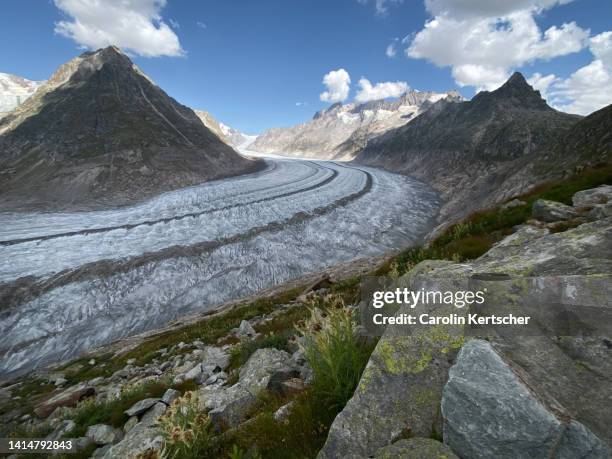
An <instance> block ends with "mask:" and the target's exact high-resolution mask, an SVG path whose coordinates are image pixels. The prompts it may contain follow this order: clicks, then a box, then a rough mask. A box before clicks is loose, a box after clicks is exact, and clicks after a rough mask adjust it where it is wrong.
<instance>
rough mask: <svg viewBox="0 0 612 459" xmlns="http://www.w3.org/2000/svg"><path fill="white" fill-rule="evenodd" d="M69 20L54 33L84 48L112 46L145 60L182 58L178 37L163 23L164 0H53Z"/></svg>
mask: <svg viewBox="0 0 612 459" xmlns="http://www.w3.org/2000/svg"><path fill="white" fill-rule="evenodd" d="M54 2H55V6H57V8H59V9H60V10H61V11H63V12H64V13H65V14H67V15H68V16H70V17H71V19H70V20H64V21H59V22H57V23H56V24H55V32H56V33H58V34H60V35H63V36H65V37H68V38H71V39H72V40H74V41H75V42H77V43H78V44H79V45H81V46H82V47H85V48H90V49H97V48H103V47H106V46H109V45H116V46H119V47H120V48H123V49H125V50H128V51H130V52H132V53H134V54H139V55H141V56H146V57H155V56H182V55H183V54H184V51H183V49H182V48H181V44H180V42H179V38H178V37H177V35H176V34H175V33H174V31H173V30H172V29H171V28H170V26H168V24H166V23H165V22H163V20H162V17H161V14H160V13H161V10H162V9H163V8H164V6H165V5H166V0H105V1H104V2H101V1H99V0H54Z"/></svg>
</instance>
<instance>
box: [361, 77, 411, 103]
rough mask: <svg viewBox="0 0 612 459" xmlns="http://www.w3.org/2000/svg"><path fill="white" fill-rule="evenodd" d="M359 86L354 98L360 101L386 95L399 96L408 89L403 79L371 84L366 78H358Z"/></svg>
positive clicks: (383, 97) (385, 96) (380, 97)
mask: <svg viewBox="0 0 612 459" xmlns="http://www.w3.org/2000/svg"><path fill="white" fill-rule="evenodd" d="M359 86H360V88H361V89H359V91H358V92H357V95H356V96H355V100H356V101H357V102H360V103H364V102H368V101H370V100H380V99H386V98H387V97H399V96H401V95H402V94H404V93H405V92H406V91H408V89H409V86H408V84H407V83H406V82H404V81H386V82H384V83H376V85H374V86H372V83H370V81H369V80H367V79H366V78H361V79H360V80H359Z"/></svg>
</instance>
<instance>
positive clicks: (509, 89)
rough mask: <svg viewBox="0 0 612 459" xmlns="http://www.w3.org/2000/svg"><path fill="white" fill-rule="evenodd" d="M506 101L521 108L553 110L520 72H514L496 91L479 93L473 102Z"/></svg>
mask: <svg viewBox="0 0 612 459" xmlns="http://www.w3.org/2000/svg"><path fill="white" fill-rule="evenodd" d="M485 100H487V101H489V100H500V101H501V100H505V101H510V102H511V103H512V104H513V105H515V106H517V107H520V108H529V109H538V110H552V108H550V107H549V106H548V105H547V104H546V101H545V100H544V99H543V98H542V95H541V94H540V91H537V90H535V89H533V87H532V86H531V85H530V84H529V83H528V82H527V80H526V79H525V77H524V76H523V74H522V73H520V72H514V73H513V74H512V76H511V77H510V78H509V79H508V80H507V81H506V82H505V83H504V84H503V85H501V86H500V87H499V88H497V89H496V90H494V91H491V92H488V91H483V92H479V93H478V94H476V96H474V98H473V99H472V101H474V102H479V101H485Z"/></svg>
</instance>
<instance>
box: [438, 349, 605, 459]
mask: <svg viewBox="0 0 612 459" xmlns="http://www.w3.org/2000/svg"><path fill="white" fill-rule="evenodd" d="M441 406H442V415H443V417H444V441H445V442H446V443H447V444H448V445H449V446H450V447H451V448H452V450H453V451H455V452H456V453H457V454H458V455H459V456H461V457H469V458H490V457H495V458H499V459H503V458H508V459H510V458H517V457H559V458H563V457H567V458H570V457H591V458H598V457H601V458H604V457H609V456H610V455H612V450H610V449H609V448H608V446H607V445H606V444H605V443H604V442H603V441H602V440H600V439H599V438H598V437H597V436H596V435H594V434H593V433H592V432H591V431H589V429H587V428H586V427H585V426H584V425H582V424H581V423H579V422H577V421H576V420H572V419H571V417H570V415H569V413H567V412H565V411H564V410H563V408H562V407H560V406H559V405H558V404H556V401H555V400H554V399H552V398H551V399H547V398H545V397H542V396H538V395H536V393H535V392H534V390H533V388H531V387H529V386H528V385H527V383H526V378H525V375H524V374H521V376H519V374H518V373H517V371H516V370H514V369H513V368H511V366H510V365H509V364H508V363H507V362H505V361H504V360H503V359H502V357H501V356H500V355H499V354H498V353H497V352H496V351H495V350H494V349H493V347H492V346H491V344H489V343H488V342H486V341H482V340H471V341H469V342H468V343H467V344H466V345H465V346H464V347H463V348H462V349H461V352H460V353H459V356H458V357H457V363H456V364H455V365H454V366H453V367H452V368H451V369H450V373H449V380H448V383H447V384H446V386H445V388H444V392H443V397H442V405H441Z"/></svg>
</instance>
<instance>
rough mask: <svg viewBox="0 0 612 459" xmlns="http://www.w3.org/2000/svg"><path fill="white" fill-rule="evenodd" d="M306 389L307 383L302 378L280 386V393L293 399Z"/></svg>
mask: <svg viewBox="0 0 612 459" xmlns="http://www.w3.org/2000/svg"><path fill="white" fill-rule="evenodd" d="M304 389H306V383H305V382H304V381H303V380H301V379H300V378H291V379H288V380H287V381H283V382H282V383H281V384H280V390H279V393H280V394H281V395H282V396H284V397H293V396H294V395H297V394H299V393H300V392H302V391H303V390H304Z"/></svg>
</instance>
